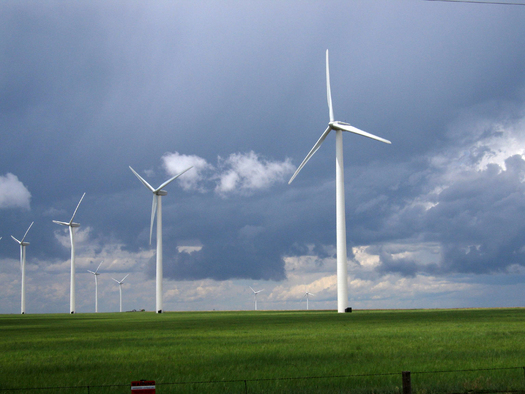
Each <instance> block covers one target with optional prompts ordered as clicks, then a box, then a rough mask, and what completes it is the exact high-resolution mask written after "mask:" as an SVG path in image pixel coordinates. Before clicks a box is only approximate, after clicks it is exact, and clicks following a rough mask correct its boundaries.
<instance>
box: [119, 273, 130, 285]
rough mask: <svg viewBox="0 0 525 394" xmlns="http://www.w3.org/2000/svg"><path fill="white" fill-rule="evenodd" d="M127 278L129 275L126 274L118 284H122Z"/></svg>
mask: <svg viewBox="0 0 525 394" xmlns="http://www.w3.org/2000/svg"><path fill="white" fill-rule="evenodd" d="M128 276H129V274H127V275H126V276H125V277H123V278H122V280H121V281H120V283H122V282H124V279H126V278H127V277H128Z"/></svg>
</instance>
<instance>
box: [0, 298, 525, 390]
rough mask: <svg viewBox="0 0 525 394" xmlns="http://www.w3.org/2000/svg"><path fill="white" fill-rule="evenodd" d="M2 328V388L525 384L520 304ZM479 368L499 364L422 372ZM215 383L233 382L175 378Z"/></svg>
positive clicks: (83, 317)
mask: <svg viewBox="0 0 525 394" xmlns="http://www.w3.org/2000/svg"><path fill="white" fill-rule="evenodd" d="M0 332H1V336H0V365H1V368H2V381H1V383H0V388H2V389H7V388H31V387H57V386H59V387H70V386H93V387H92V388H91V391H90V392H91V393H106V392H108V393H109V392H112V393H120V392H122V393H124V392H126V393H127V392H129V383H130V382H131V381H134V380H139V379H152V380H155V381H156V383H157V392H158V393H168V392H204V391H205V392H246V391H247V392H254V393H255V392H305V393H306V392H329V391H333V392H349V391H350V388H352V389H353V390H352V392H355V390H362V391H363V392H372V391H373V392H399V390H400V386H401V375H400V374H401V371H411V372H412V373H413V377H412V379H413V390H414V391H415V392H432V391H435V392H439V391H441V392H442V391H458V392H463V391H467V390H471V389H479V390H482V389H497V390H513V389H514V390H516V389H520V390H523V389H525V378H524V371H523V370H522V369H504V368H512V367H521V366H523V365H525V359H524V355H525V309H521V308H513V309H463V310H385V311H354V313H348V314H337V313H335V312H333V311H308V312H306V311H304V312H301V311H293V312H291V311H259V312H255V311H250V312H172V313H169V312H168V313H164V314H162V315H156V314H154V313H150V312H136V313H100V314H76V315H67V314H53V315H44V314H42V315H23V316H22V315H1V316H0ZM470 369H473V370H474V369H475V370H479V369H490V371H477V372H462V373H459V372H458V373H449V372H447V373H425V374H419V375H418V374H415V373H417V372H434V371H456V370H470ZM494 369H498V370H494ZM349 375H352V377H342V376H349ZM357 375H361V376H357ZM364 375H366V376H364ZM371 375H375V376H371ZM306 377H314V378H315V379H283V380H275V379H281V378H306ZM319 377H326V378H324V379H320V378H319ZM329 377H332V378H329ZM336 377H337V378H336ZM265 379H268V380H265ZM272 379H274V380H272ZM245 380H246V381H247V382H243V381H245ZM210 381H213V382H225V381H228V382H229V383H224V384H208V385H207V386H206V388H205V389H203V387H202V384H200V386H199V385H189V384H184V385H173V384H172V383H184V382H210ZM231 381H239V382H231ZM168 383H170V384H168ZM101 385H116V386H119V385H122V386H123V387H113V388H109V389H108V388H95V387H94V386H101ZM126 385H128V387H127V388H126V387H125V386H126ZM2 392H3V391H0V394H1V393H2ZM5 392H8V391H5ZM13 392H15V391H13ZM16 392H18V393H20V392H28V393H29V392H32V393H37V391H26V390H23V391H16ZM54 392H56V393H62V392H63V393H66V392H67V393H82V392H86V391H85V390H84V391H82V390H80V389H63V390H61V391H60V390H54Z"/></svg>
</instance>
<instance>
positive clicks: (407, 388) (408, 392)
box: [401, 371, 412, 394]
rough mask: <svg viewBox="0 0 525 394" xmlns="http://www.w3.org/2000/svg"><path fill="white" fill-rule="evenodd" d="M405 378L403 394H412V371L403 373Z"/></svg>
mask: <svg viewBox="0 0 525 394" xmlns="http://www.w3.org/2000/svg"><path fill="white" fill-rule="evenodd" d="M401 374H402V377H403V394H412V382H411V381H410V371H403V372H401Z"/></svg>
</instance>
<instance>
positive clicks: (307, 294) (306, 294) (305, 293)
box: [303, 290, 315, 310]
mask: <svg viewBox="0 0 525 394" xmlns="http://www.w3.org/2000/svg"><path fill="white" fill-rule="evenodd" d="M311 295H315V294H314V293H310V292H308V290H306V291H305V292H304V295H303V298H305V297H306V310H308V296H311Z"/></svg>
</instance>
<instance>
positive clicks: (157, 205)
mask: <svg viewBox="0 0 525 394" xmlns="http://www.w3.org/2000/svg"><path fill="white" fill-rule="evenodd" d="M192 167H193V166H192ZM192 167H189V168H186V169H185V170H184V171H182V172H181V173H180V174H178V175H175V176H174V177H173V178H170V179H168V180H167V181H166V182H164V183H163V184H162V185H160V186H159V187H158V188H156V189H155V188H154V187H153V186H151V185H150V184H149V183H148V182H146V181H145V180H144V178H142V177H141V176H140V175H139V174H137V172H136V171H135V170H134V169H133V168H131V167H129V169H130V170H131V171H132V172H133V173H134V174H135V176H136V177H137V178H138V179H139V181H141V182H142V184H143V185H144V186H146V187H147V188H148V189H149V191H151V192H152V193H153V203H152V205H151V224H150V228H149V244H150V245H151V236H152V233H153V222H154V221H155V211H157V294H156V308H155V309H156V311H157V313H162V199H161V197H162V196H165V195H167V194H168V192H167V191H165V190H162V188H164V187H166V186H168V184H170V183H171V182H173V181H174V180H175V179H177V178H178V177H179V176H181V175H182V174H184V173H185V172H186V171H188V170H189V169H191V168H192Z"/></svg>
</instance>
